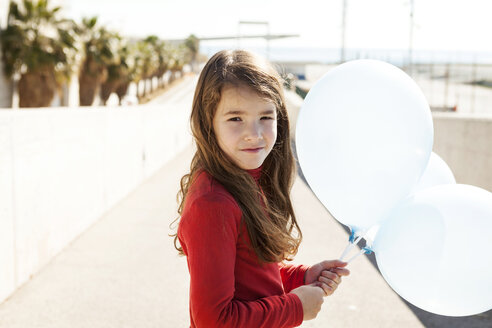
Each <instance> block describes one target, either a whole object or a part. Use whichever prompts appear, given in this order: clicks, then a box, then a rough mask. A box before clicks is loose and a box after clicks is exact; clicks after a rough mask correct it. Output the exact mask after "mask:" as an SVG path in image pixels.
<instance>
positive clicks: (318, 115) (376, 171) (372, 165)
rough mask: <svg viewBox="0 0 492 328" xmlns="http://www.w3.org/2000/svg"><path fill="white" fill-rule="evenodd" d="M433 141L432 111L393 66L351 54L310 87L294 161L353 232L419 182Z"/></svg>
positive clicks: (386, 211) (375, 218)
mask: <svg viewBox="0 0 492 328" xmlns="http://www.w3.org/2000/svg"><path fill="white" fill-rule="evenodd" d="M432 143H433V125H432V117H431V112H430V109H429V106H428V104H427V101H426V99H425V97H424V95H423V93H422V91H421V90H420V89H419V88H418V86H417V85H416V84H415V82H414V81H413V80H412V79H411V78H410V77H409V76H408V75H407V74H405V73H404V72H403V71H402V70H400V69H399V68H397V67H395V66H393V65H390V64H387V63H385V62H381V61H376V60H355V61H351V62H347V63H344V64H342V65H339V66H337V67H336V68H334V69H332V70H330V71H329V72H328V73H327V74H326V75H324V76H323V77H322V78H321V79H320V80H319V81H318V82H317V83H316V84H315V85H314V86H313V88H312V89H311V90H310V91H309V93H308V95H307V96H306V99H305V100H304V104H303V106H302V108H301V110H300V113H299V117H298V121H297V127H296V147H297V154H298V158H299V163H300V166H301V169H302V172H303V174H304V176H305V177H306V180H307V182H308V183H309V185H310V187H311V188H312V190H313V191H314V193H315V194H316V196H317V197H318V199H319V200H320V201H321V202H322V203H323V205H324V206H325V207H326V208H327V209H328V210H329V211H330V213H331V214H332V215H333V216H334V217H335V218H336V219H337V220H338V221H340V222H342V223H344V224H346V225H348V226H350V227H352V228H353V229H354V230H360V229H366V228H369V227H371V226H373V225H374V224H375V223H377V222H378V221H380V220H382V219H383V218H384V217H385V216H386V215H387V214H389V212H390V211H391V209H392V208H394V207H396V206H397V204H398V203H399V202H400V201H401V200H402V199H404V198H405V197H406V196H408V195H409V193H410V192H411V191H412V189H413V188H414V187H415V185H416V184H417V183H418V181H419V179H420V176H421V175H422V173H423V171H424V169H425V167H426V165H427V162H428V160H429V157H430V153H431V150H432Z"/></svg>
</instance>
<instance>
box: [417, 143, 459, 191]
mask: <svg viewBox="0 0 492 328" xmlns="http://www.w3.org/2000/svg"><path fill="white" fill-rule="evenodd" d="M448 183H451V184H455V183H456V179H455V178H454V175H453V171H451V169H450V168H449V166H448V164H446V162H445V161H444V160H443V159H442V158H441V157H440V156H439V155H437V154H436V153H434V152H432V154H431V157H430V159H429V163H428V164H427V167H426V168H425V171H424V174H422V177H421V178H420V181H419V183H418V184H417V186H416V187H415V192H416V191H419V190H424V189H427V188H430V187H434V186H438V185H441V184H448Z"/></svg>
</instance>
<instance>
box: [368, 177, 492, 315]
mask: <svg viewBox="0 0 492 328" xmlns="http://www.w3.org/2000/svg"><path fill="white" fill-rule="evenodd" d="M491 231H492V193H490V192H488V191H486V190H484V189H481V188H478V187H474V186H470V185H462V184H446V185H439V186H435V187H432V188H429V189H426V190H422V191H419V192H417V193H415V195H414V196H413V197H410V198H409V199H408V200H407V201H406V202H405V203H404V205H402V206H401V207H399V208H398V209H396V210H395V211H394V212H393V213H392V214H391V216H390V218H389V219H388V220H386V221H384V222H383V223H381V225H380V228H379V231H378V234H377V236H376V240H375V242H374V245H373V249H374V251H375V253H376V260H377V263H378V267H379V270H380V271H381V273H382V274H383V276H384V278H385V280H386V281H387V282H388V284H389V285H390V286H391V287H392V288H393V289H394V290H395V291H396V292H397V293H398V294H399V295H400V296H402V297H403V298H405V299H406V300H407V301H409V302H410V303H412V304H414V305H415V306H418V307H420V308H422V309H424V310H426V311H429V312H433V313H437V314H441V315H448V316H466V315H473V314H477V313H481V312H484V311H487V310H490V309H491V308H492V256H490V250H491V249H492V238H490V232H491Z"/></svg>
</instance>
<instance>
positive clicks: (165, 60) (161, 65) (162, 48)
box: [145, 35, 169, 87]
mask: <svg viewBox="0 0 492 328" xmlns="http://www.w3.org/2000/svg"><path fill="white" fill-rule="evenodd" d="M145 42H147V43H149V44H150V46H151V47H152V48H153V50H154V52H155V54H156V55H157V62H156V67H155V70H154V72H153V74H152V77H151V78H154V77H156V78H157V79H158V82H159V87H162V86H163V80H162V76H163V75H164V73H166V71H167V70H168V67H169V55H168V52H167V46H166V44H165V43H164V41H162V40H159V38H158V37H157V36H155V35H151V36H149V37H147V38H146V39H145Z"/></svg>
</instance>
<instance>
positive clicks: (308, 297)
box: [290, 284, 324, 320]
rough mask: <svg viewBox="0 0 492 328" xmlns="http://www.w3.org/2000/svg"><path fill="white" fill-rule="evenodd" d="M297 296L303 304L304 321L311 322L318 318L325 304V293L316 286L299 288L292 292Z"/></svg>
mask: <svg viewBox="0 0 492 328" xmlns="http://www.w3.org/2000/svg"><path fill="white" fill-rule="evenodd" d="M290 292H291V293H292V294H296V295H297V296H298V297H299V299H300V300H301V303H302V311H303V313H304V318H303V320H311V319H314V318H316V316H317V315H318V312H319V311H320V310H321V305H322V304H323V301H324V300H323V296H324V291H323V289H321V288H320V287H319V286H316V285H314V284H312V285H304V286H301V287H297V288H296V289H293V290H291V291H290Z"/></svg>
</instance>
